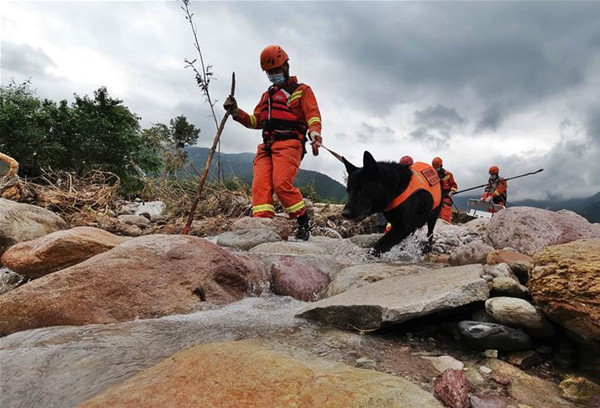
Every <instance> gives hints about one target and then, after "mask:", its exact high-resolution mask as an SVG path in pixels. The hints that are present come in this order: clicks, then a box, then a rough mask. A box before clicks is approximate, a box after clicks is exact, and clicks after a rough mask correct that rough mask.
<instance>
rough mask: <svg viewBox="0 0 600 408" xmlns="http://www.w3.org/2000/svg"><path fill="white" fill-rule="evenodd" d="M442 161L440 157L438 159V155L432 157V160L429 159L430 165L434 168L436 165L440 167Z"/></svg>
mask: <svg viewBox="0 0 600 408" xmlns="http://www.w3.org/2000/svg"><path fill="white" fill-rule="evenodd" d="M443 164H444V163H443V162H442V159H440V158H439V157H434V158H433V160H432V161H431V165H432V166H433V168H434V169H437V168H438V167H442V165H443Z"/></svg>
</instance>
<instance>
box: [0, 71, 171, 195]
mask: <svg viewBox="0 0 600 408" xmlns="http://www.w3.org/2000/svg"><path fill="white" fill-rule="evenodd" d="M139 119H140V118H139V117H137V116H136V115H135V114H134V113H132V112H131V111H130V110H129V108H128V107H126V106H124V105H123V101H121V100H118V99H114V98H111V97H110V96H109V95H108V91H107V90H106V88H105V87H101V88H99V89H98V90H96V91H95V92H94V98H90V97H88V96H87V95H86V96H83V97H80V96H78V95H75V101H74V102H73V103H72V104H71V105H69V104H68V102H67V101H65V100H63V101H60V102H59V103H58V104H57V103H55V102H53V101H50V100H48V99H43V100H40V99H39V98H38V97H37V96H36V95H35V92H34V91H33V90H32V89H31V87H30V84H29V82H24V83H22V84H19V85H17V84H15V83H14V82H13V83H11V84H9V85H8V86H2V87H0V150H2V151H4V152H5V153H6V154H8V155H10V156H12V157H14V158H15V159H16V160H17V161H19V163H20V173H21V175H25V176H37V175H39V174H40V172H41V169H42V168H45V167H52V168H53V169H54V170H62V171H74V172H76V173H77V174H79V175H83V174H85V173H87V172H88V171H90V170H92V169H97V170H103V171H110V172H113V173H115V174H117V175H118V176H119V177H120V178H121V180H122V182H123V185H124V187H125V189H126V190H127V189H133V188H135V187H136V186H135V181H136V175H137V173H136V169H135V166H134V163H135V165H137V166H139V167H140V168H142V169H143V170H145V171H153V170H157V169H158V168H159V167H160V164H161V157H160V149H159V148H158V147H157V145H156V144H153V143H151V141H150V140H148V139H147V138H145V137H144V135H142V133H141V132H140V127H139Z"/></svg>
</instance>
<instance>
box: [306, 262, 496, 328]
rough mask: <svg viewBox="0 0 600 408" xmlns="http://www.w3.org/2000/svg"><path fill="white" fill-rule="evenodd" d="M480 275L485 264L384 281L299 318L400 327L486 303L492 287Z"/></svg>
mask: <svg viewBox="0 0 600 408" xmlns="http://www.w3.org/2000/svg"><path fill="white" fill-rule="evenodd" d="M481 271H482V268H481V265H466V266H460V267H454V268H441V269H430V270H425V271H421V272H417V273H413V274H410V275H406V276H398V277H395V278H389V279H384V280H381V281H379V282H375V283H371V284H369V285H365V286H362V287H359V288H356V289H351V290H348V291H346V292H342V293H340V294H339V295H336V296H332V297H330V298H327V299H323V300H320V301H318V302H315V303H313V304H311V305H309V306H307V307H306V308H304V309H303V310H301V311H300V312H299V313H298V316H299V317H304V318H307V319H312V320H318V321H321V322H324V323H326V324H329V325H332V326H336V327H354V328H357V329H361V330H372V329H377V328H379V327H381V326H385V325H391V324H397V323H402V322H405V321H407V320H410V319H413V318H416V317H420V316H425V315H428V314H431V313H434V312H438V311H443V310H449V309H453V308H456V307H459V306H463V305H466V304H469V303H472V302H477V301H483V300H486V299H487V298H488V295H489V289H488V285H487V282H486V281H485V280H483V279H481V278H480V274H481Z"/></svg>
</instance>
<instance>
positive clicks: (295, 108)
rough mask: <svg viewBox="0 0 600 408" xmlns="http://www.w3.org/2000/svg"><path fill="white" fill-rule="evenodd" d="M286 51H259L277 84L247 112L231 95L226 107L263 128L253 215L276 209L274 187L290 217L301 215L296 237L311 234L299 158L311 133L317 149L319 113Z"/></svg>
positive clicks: (268, 215) (249, 124) (236, 117)
mask: <svg viewBox="0 0 600 408" xmlns="http://www.w3.org/2000/svg"><path fill="white" fill-rule="evenodd" d="M288 60H289V58H288V55H287V54H286V52H285V51H284V50H283V48H281V47H280V46H278V45H269V46H268V47H266V48H265V49H264V50H263V51H262V52H261V54H260V66H261V68H262V70H263V71H265V72H266V74H267V77H268V78H269V81H270V82H271V83H272V84H273V85H271V86H270V87H269V89H268V90H267V91H266V92H265V93H263V95H262V96H261V98H260V101H259V102H258V105H256V108H254V113H252V114H248V113H246V112H244V111H243V110H242V109H240V108H238V106H237V102H236V100H235V98H233V97H232V96H229V97H228V98H227V100H225V103H224V104H223V107H224V108H225V110H227V111H228V112H229V113H230V114H231V115H232V116H233V119H234V120H235V121H237V122H239V123H241V124H242V125H244V126H245V127H247V128H251V129H262V139H263V142H262V143H261V144H259V145H258V148H257V151H256V156H255V157H254V164H253V166H254V168H253V171H254V179H253V181H252V216H253V217H263V218H272V217H273V216H274V215H275V207H274V206H273V193H275V194H276V195H277V198H278V199H279V201H281V204H282V205H283V206H284V208H285V211H286V212H287V213H288V215H289V217H290V218H296V219H297V220H298V233H297V234H296V238H297V239H301V240H304V241H306V240H308V238H309V236H310V223H309V218H308V214H307V213H306V205H305V203H304V199H303V198H302V194H301V193H300V190H299V189H297V188H296V187H294V184H293V183H294V179H295V178H296V174H297V173H298V168H299V167H300V162H301V161H302V158H303V157H304V154H305V153H306V147H305V143H306V139H307V137H308V139H310V144H311V147H312V153H313V155H315V156H317V155H318V154H319V147H320V146H321V143H322V140H323V139H322V138H321V114H320V112H319V107H318V105H317V100H316V98H315V95H314V93H313V91H312V89H311V88H310V87H309V86H308V85H306V84H302V83H299V82H298V79H297V78H296V77H295V76H290V66H289V63H288Z"/></svg>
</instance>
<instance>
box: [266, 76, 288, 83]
mask: <svg viewBox="0 0 600 408" xmlns="http://www.w3.org/2000/svg"><path fill="white" fill-rule="evenodd" d="M267 77H268V78H269V81H271V83H272V84H273V85H281V84H283V83H284V82H285V74H283V73H279V74H273V75H269V74H267Z"/></svg>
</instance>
